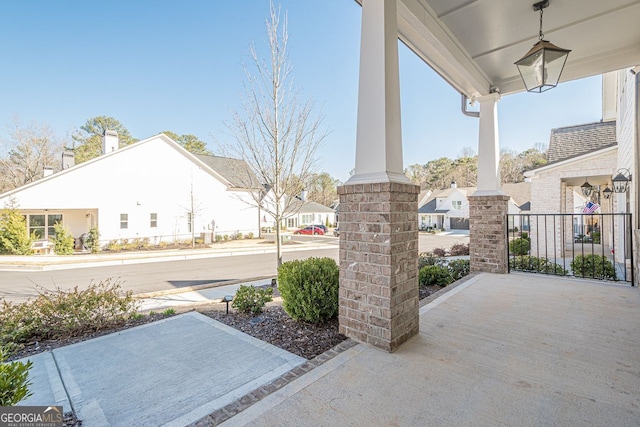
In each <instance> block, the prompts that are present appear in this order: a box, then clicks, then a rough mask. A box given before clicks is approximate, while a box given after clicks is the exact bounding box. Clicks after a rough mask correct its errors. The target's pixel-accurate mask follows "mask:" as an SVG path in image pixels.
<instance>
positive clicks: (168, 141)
mask: <svg viewBox="0 0 640 427" xmlns="http://www.w3.org/2000/svg"><path fill="white" fill-rule="evenodd" d="M156 140H160V141H163V142H164V143H166V144H168V145H169V146H171V147H172V148H174V149H175V150H176V151H177V152H178V153H179V154H181V155H183V156H184V157H186V158H188V159H189V160H190V161H192V162H194V163H196V164H198V165H200V166H204V167H205V168H206V171H207V172H208V173H209V174H210V175H212V176H213V177H215V178H216V179H218V180H220V181H221V182H222V183H223V184H224V185H227V186H231V187H233V188H238V187H240V188H246V189H248V188H256V187H248V186H244V185H236V184H237V180H236V182H235V183H234V182H233V181H231V180H229V179H228V178H227V176H228V177H230V178H233V175H232V174H230V173H229V172H228V171H226V169H224V167H223V166H221V164H222V163H224V162H222V161H220V162H219V163H218V164H216V163H212V164H208V163H205V161H204V160H203V159H200V158H199V157H198V156H199V155H196V154H193V153H191V152H189V151H187V150H186V149H185V148H184V147H182V146H181V145H180V144H178V143H177V142H175V141H174V140H172V139H171V138H169V137H168V136H167V135H165V134H163V133H160V134H158V135H154V136H152V137H149V138H146V139H143V140H141V141H137V142H134V143H133V144H129V145H127V146H126V147H122V148H119V149H117V150H114V151H111V152H109V153H106V154H102V155H100V156H98V157H95V158H93V159H91V160H87V161H86V162H82V163H79V164H77V165H74V166H72V167H70V168H67V169H64V170H61V171H60V172H57V173H54V174H52V175H49V176H47V177H44V178H41V179H38V180H37V181H33V182H30V183H28V184H26V185H23V186H21V187H17V188H14V189H12V190H9V191H7V192H5V193H2V194H0V198H5V197H7V196H10V195H12V194H14V193H18V192H20V191H23V190H25V189H27V188H30V187H35V186H37V185H40V184H41V183H43V182H47V181H49V180H52V179H56V178H58V177H59V176H62V175H65V174H69V173H74V172H75V171H76V170H78V169H81V168H85V167H87V166H89V165H91V164H93V163H96V162H100V161H102V160H103V159H106V158H109V157H111V156H121V155H122V154H123V153H127V152H129V151H133V150H135V149H136V148H138V147H140V146H141V145H143V144H146V143H149V142H151V141H156ZM210 157H216V156H210ZM218 159H225V160H227V161H229V164H235V165H236V169H238V170H248V171H249V172H250V170H249V167H248V166H247V165H246V163H245V162H244V161H242V160H238V159H229V158H225V157H218ZM240 164H244V168H245V169H243V168H242V167H241V166H239V165H240ZM214 165H217V166H218V167H220V168H221V169H223V171H224V172H225V173H226V175H227V176H225V175H223V174H222V173H221V171H218V170H217V169H214ZM254 179H255V182H257V178H255V176H254Z"/></svg>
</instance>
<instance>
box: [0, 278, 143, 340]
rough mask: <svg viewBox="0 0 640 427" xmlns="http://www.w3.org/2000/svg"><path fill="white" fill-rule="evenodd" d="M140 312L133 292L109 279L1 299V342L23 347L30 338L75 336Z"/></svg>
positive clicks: (123, 319) (116, 322) (115, 323)
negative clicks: (22, 299)
mask: <svg viewBox="0 0 640 427" xmlns="http://www.w3.org/2000/svg"><path fill="white" fill-rule="evenodd" d="M136 312H137V302H136V300H135V299H134V298H133V296H132V293H131V292H130V291H129V292H126V293H124V294H122V293H121V291H120V283H119V282H118V281H112V279H110V278H109V279H106V280H104V281H102V282H100V283H98V284H95V283H91V284H90V285H89V286H88V287H87V289H84V290H79V289H78V287H77V286H76V287H75V288H73V289H72V290H69V291H64V290H62V289H57V290H55V291H49V290H44V291H42V292H40V293H39V294H38V296H37V297H36V298H35V299H29V300H27V301H26V302H24V303H21V304H13V303H11V302H8V301H6V300H4V299H3V300H1V301H0V345H5V346H9V347H10V348H9V350H11V349H12V348H20V347H21V345H22V344H24V343H27V342H30V341H40V340H47V339H59V338H67V337H73V336H76V335H80V334H82V333H85V332H90V331H99V330H102V329H106V328H109V327H113V326H118V325H121V324H123V323H125V322H126V321H127V320H128V319H130V318H131V317H132V316H133V315H134V314H136Z"/></svg>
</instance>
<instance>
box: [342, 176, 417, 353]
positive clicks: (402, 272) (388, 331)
mask: <svg viewBox="0 0 640 427" xmlns="http://www.w3.org/2000/svg"><path fill="white" fill-rule="evenodd" d="M419 192H420V187H418V186H415V185H411V184H400V183H379V184H354V185H345V186H342V187H338V194H339V196H340V297H339V300H340V312H339V319H340V332H341V333H343V334H345V335H347V336H348V337H350V338H353V339H355V340H357V341H361V342H365V343H369V344H372V345H374V346H376V347H379V348H382V349H384V350H386V351H394V350H395V349H396V348H398V346H399V345H400V344H402V343H403V342H404V341H406V340H407V339H409V338H410V337H411V336H413V335H415V334H416V333H418V303H419V301H418V265H417V263H418V193H419Z"/></svg>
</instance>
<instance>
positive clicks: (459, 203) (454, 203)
mask: <svg viewBox="0 0 640 427" xmlns="http://www.w3.org/2000/svg"><path fill="white" fill-rule="evenodd" d="M451 206H453V209H460V208H462V201H461V200H454V201H452V202H451Z"/></svg>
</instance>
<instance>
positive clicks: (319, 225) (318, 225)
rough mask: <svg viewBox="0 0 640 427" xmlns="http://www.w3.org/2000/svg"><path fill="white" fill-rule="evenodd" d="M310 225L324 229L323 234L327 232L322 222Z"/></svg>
mask: <svg viewBox="0 0 640 427" xmlns="http://www.w3.org/2000/svg"><path fill="white" fill-rule="evenodd" d="M312 227H316V228H321V229H322V231H324V234H327V227H326V226H324V225H322V224H313V226H312Z"/></svg>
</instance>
